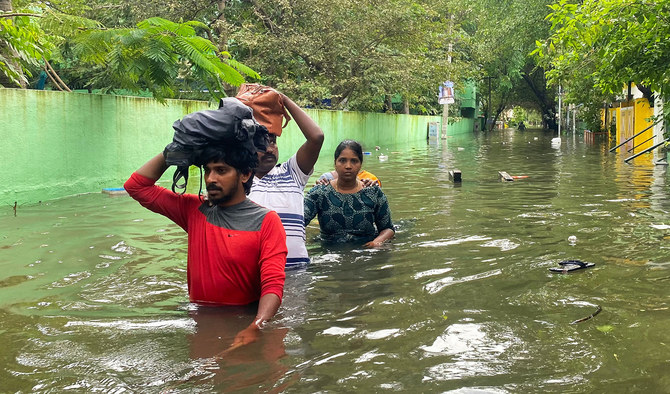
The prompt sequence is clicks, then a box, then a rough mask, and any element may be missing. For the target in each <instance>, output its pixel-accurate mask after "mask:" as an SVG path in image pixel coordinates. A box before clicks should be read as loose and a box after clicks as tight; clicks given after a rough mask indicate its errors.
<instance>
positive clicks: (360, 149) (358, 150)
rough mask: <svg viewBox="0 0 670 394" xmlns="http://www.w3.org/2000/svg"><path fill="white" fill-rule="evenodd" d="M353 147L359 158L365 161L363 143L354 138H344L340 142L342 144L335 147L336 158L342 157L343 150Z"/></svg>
mask: <svg viewBox="0 0 670 394" xmlns="http://www.w3.org/2000/svg"><path fill="white" fill-rule="evenodd" d="M347 148H349V149H351V150H352V151H354V153H356V156H358V159H359V160H360V161H361V163H363V147H362V146H361V144H359V143H358V142H356V141H354V140H344V141H342V142H340V144H339V145H338V146H337V148H335V160H336V161H337V158H338V157H340V154H341V153H342V151H343V150H345V149H347Z"/></svg>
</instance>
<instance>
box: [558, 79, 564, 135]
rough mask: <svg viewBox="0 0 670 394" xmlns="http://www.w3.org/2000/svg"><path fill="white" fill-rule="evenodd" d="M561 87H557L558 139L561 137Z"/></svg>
mask: <svg viewBox="0 0 670 394" xmlns="http://www.w3.org/2000/svg"><path fill="white" fill-rule="evenodd" d="M562 96H563V95H562V94H561V85H558V137H560V136H561V104H562V101H561V99H562Z"/></svg>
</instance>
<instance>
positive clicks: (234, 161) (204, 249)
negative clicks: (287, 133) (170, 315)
mask: <svg viewBox="0 0 670 394" xmlns="http://www.w3.org/2000/svg"><path fill="white" fill-rule="evenodd" d="M257 162H258V159H257V156H256V154H255V153H250V152H249V151H248V150H246V149H239V147H235V146H217V147H207V148H205V149H204V151H203V152H202V153H201V154H200V156H199V159H198V164H199V165H202V167H203V169H204V172H205V184H206V186H207V194H208V200H206V201H202V200H201V199H200V197H199V196H197V195H192V194H183V195H180V194H175V193H173V192H171V191H169V190H167V189H165V188H163V187H160V186H157V185H155V182H156V181H157V180H158V179H159V178H160V177H161V175H163V173H164V172H165V170H166V169H167V168H168V166H167V164H166V162H165V158H164V156H163V154H159V155H157V156H156V157H154V158H153V159H151V160H149V161H148V162H147V163H146V164H144V165H143V166H142V167H140V168H139V169H138V170H137V171H136V172H135V173H133V174H132V175H131V177H130V179H128V181H126V183H125V185H124V187H125V189H126V190H127V191H128V193H129V194H130V196H131V197H133V198H134V199H135V200H137V201H138V202H139V203H140V204H141V205H142V206H144V207H146V208H148V209H149V210H151V211H153V212H156V213H160V214H161V215H164V216H166V217H168V218H169V219H170V220H172V221H174V222H175V223H177V224H178V225H179V226H180V227H181V228H183V229H184V230H185V231H186V233H187V234H188V262H187V277H188V292H189V297H190V300H191V302H194V303H197V304H201V305H211V306H220V305H247V304H251V303H254V302H258V311H257V313H256V317H255V318H254V319H253V322H252V323H251V324H250V325H249V326H247V327H246V328H245V329H244V330H242V331H240V332H239V333H238V334H237V336H236V337H235V340H234V341H233V344H232V345H231V346H239V345H243V344H246V343H250V342H253V341H255V340H256V339H257V338H258V332H259V330H260V328H261V327H262V325H263V323H264V322H265V321H266V320H269V319H271V318H272V317H273V316H274V315H275V313H276V312H277V309H279V305H280V304H281V299H282V296H283V291H284V279H285V277H286V276H285V273H284V267H285V265H286V253H287V252H286V233H285V231H284V227H283V226H282V223H281V220H280V219H279V216H278V215H277V213H276V212H274V211H270V210H268V209H266V208H263V207H261V206H259V205H257V204H255V203H254V202H252V201H251V200H249V199H248V198H247V197H246V195H247V194H248V193H249V189H250V188H251V182H252V177H253V168H254V167H255V166H256V164H257Z"/></svg>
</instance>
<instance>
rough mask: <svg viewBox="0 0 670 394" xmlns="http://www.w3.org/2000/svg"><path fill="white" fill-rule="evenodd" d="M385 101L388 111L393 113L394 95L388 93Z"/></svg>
mask: <svg viewBox="0 0 670 394" xmlns="http://www.w3.org/2000/svg"><path fill="white" fill-rule="evenodd" d="M384 103H385V106H386V108H385V109H386V112H387V113H392V112H393V101H392V96H391V95H390V94H387V95H386V97H385V99H384Z"/></svg>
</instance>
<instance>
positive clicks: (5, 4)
mask: <svg viewBox="0 0 670 394" xmlns="http://www.w3.org/2000/svg"><path fill="white" fill-rule="evenodd" d="M11 11H12V1H11V0H0V12H11ZM0 52H3V53H5V54H9V61H8V63H9V64H8V65H9V67H11V68H13V69H14V70H16V71H17V72H18V73H19V74H20V76H21V77H22V78H21V79H20V83H19V84H18V85H17V84H16V83H14V82H12V80H11V79H9V77H8V76H7V75H5V74H4V73H3V72H0V87H12V88H14V87H21V88H23V89H25V88H26V87H28V84H27V83H26V82H25V78H24V77H23V70H22V69H21V65H20V64H19V63H18V62H17V61H16V60H13V59H18V57H19V56H18V54H17V53H16V51H14V49H12V48H8V47H6V46H3V45H2V44H0Z"/></svg>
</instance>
